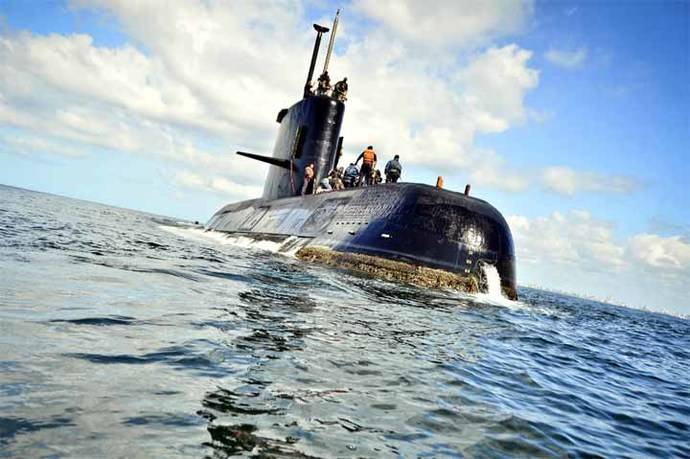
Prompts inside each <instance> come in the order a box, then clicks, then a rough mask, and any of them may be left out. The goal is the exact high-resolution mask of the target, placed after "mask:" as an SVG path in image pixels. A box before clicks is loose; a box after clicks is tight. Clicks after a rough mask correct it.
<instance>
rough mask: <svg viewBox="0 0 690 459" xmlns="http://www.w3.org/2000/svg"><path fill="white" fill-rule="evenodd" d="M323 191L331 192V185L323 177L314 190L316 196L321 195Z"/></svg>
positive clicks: (326, 178)
mask: <svg viewBox="0 0 690 459" xmlns="http://www.w3.org/2000/svg"><path fill="white" fill-rule="evenodd" d="M324 191H333V188H332V187H331V183H330V181H329V180H328V177H324V178H323V179H322V180H321V181H320V182H319V186H318V187H317V188H316V194H319V193H323V192H324Z"/></svg>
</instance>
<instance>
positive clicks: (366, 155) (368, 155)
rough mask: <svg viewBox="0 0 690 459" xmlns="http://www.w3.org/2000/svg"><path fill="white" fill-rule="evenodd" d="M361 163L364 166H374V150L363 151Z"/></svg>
mask: <svg viewBox="0 0 690 459" xmlns="http://www.w3.org/2000/svg"><path fill="white" fill-rule="evenodd" d="M362 155H363V156H362V160H363V161H362V162H363V163H364V164H368V165H372V164H374V160H375V159H376V153H374V150H364V151H363V152H362Z"/></svg>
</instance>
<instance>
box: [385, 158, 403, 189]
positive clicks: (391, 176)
mask: <svg viewBox="0 0 690 459" xmlns="http://www.w3.org/2000/svg"><path fill="white" fill-rule="evenodd" d="M384 173H385V174H386V183H396V182H397V181H398V179H399V178H400V174H401V173H402V166H401V165H400V155H395V156H394V157H393V159H391V160H390V161H388V163H387V164H386V168H385V169H384Z"/></svg>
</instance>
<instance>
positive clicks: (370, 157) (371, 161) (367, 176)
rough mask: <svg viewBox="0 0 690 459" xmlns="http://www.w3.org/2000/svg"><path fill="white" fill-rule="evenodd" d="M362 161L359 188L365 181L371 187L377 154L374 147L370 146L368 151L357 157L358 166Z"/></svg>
mask: <svg viewBox="0 0 690 459" xmlns="http://www.w3.org/2000/svg"><path fill="white" fill-rule="evenodd" d="M360 159H361V160H362V168H361V169H360V170H359V186H362V185H363V181H364V182H366V184H367V185H371V171H372V170H373V169H374V166H375V165H376V152H375V151H374V147H372V146H371V145H369V146H368V147H367V149H366V150H364V151H363V152H362V153H361V154H360V155H359V157H357V161H355V164H357V163H358V162H359V160H360ZM362 179H364V180H362Z"/></svg>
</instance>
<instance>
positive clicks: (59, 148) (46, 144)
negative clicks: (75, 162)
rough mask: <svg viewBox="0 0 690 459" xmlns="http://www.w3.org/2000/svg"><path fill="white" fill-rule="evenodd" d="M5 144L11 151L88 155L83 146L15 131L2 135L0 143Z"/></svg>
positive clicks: (73, 156) (77, 156) (76, 156)
mask: <svg viewBox="0 0 690 459" xmlns="http://www.w3.org/2000/svg"><path fill="white" fill-rule="evenodd" d="M3 144H4V145H5V146H6V147H7V148H8V149H9V150H10V152H11V153H16V154H20V155H29V154H33V153H39V154H49V155H58V156H64V157H67V158H79V157H83V156H86V155H87V152H86V151H84V149H83V148H82V147H75V146H73V145H70V144H68V143H65V142H61V141H57V140H55V139H50V138H46V137H36V136H34V137H23V136H19V135H16V133H14V134H13V135H12V136H9V135H0V145H3Z"/></svg>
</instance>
